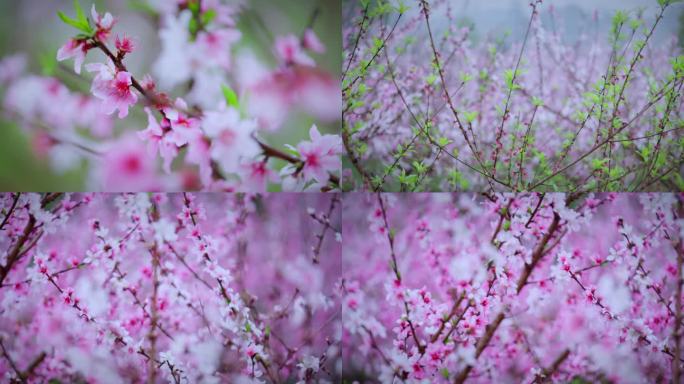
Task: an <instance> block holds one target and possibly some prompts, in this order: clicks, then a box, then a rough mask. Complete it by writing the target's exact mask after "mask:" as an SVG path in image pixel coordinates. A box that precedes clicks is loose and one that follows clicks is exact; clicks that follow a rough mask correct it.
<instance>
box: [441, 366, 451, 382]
mask: <svg viewBox="0 0 684 384" xmlns="http://www.w3.org/2000/svg"><path fill="white" fill-rule="evenodd" d="M439 372H440V373H441V374H442V377H443V378H444V379H445V380H449V370H448V369H447V368H446V367H445V368H442V369H441V370H440V371H439Z"/></svg>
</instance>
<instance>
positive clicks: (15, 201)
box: [0, 193, 21, 230]
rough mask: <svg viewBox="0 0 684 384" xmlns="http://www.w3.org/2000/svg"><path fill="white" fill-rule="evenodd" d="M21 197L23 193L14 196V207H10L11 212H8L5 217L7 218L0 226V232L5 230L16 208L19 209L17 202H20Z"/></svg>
mask: <svg viewBox="0 0 684 384" xmlns="http://www.w3.org/2000/svg"><path fill="white" fill-rule="evenodd" d="M19 196H21V193H17V194H16V195H14V199H13V201H12V206H11V207H10V209H9V211H7V214H6V215H5V218H4V219H3V220H2V224H0V230H2V229H3V228H5V224H7V222H8V221H9V218H10V217H12V213H14V208H16V207H17V202H18V201H19Z"/></svg>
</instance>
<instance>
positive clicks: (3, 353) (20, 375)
mask: <svg viewBox="0 0 684 384" xmlns="http://www.w3.org/2000/svg"><path fill="white" fill-rule="evenodd" d="M0 348H2V355H3V356H5V359H7V361H8V362H9V365H10V367H12V370H14V372H15V373H16V374H17V377H18V378H19V380H20V381H21V382H22V383H27V381H26V377H25V376H24V374H23V373H21V371H20V370H19V368H17V365H16V364H15V363H14V360H12V357H10V355H9V353H8V352H7V350H6V349H5V344H4V343H3V342H2V338H0Z"/></svg>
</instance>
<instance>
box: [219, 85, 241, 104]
mask: <svg viewBox="0 0 684 384" xmlns="http://www.w3.org/2000/svg"><path fill="white" fill-rule="evenodd" d="M221 91H223V97H224V98H225V99H226V105H228V106H231V107H235V108H239V107H240V103H239V102H238V97H237V94H236V93H235V91H233V90H232V89H231V88H230V87H229V86H227V85H222V86H221Z"/></svg>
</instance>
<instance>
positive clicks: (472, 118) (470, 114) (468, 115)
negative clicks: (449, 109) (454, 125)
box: [463, 111, 477, 123]
mask: <svg viewBox="0 0 684 384" xmlns="http://www.w3.org/2000/svg"><path fill="white" fill-rule="evenodd" d="M463 117H465V120H466V122H468V123H472V122H473V121H475V119H477V111H471V112H463Z"/></svg>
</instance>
